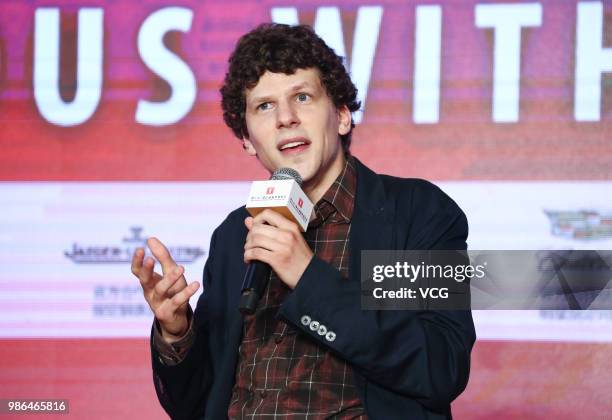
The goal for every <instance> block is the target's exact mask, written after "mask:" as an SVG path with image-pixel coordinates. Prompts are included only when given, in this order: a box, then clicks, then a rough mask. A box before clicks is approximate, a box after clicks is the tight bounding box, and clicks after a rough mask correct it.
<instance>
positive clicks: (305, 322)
mask: <svg viewBox="0 0 612 420" xmlns="http://www.w3.org/2000/svg"><path fill="white" fill-rule="evenodd" d="M300 321H301V322H302V325H304V326H308V325H309V324H310V321H311V318H310V317H309V316H308V315H304V316H303V317H302V319H300Z"/></svg>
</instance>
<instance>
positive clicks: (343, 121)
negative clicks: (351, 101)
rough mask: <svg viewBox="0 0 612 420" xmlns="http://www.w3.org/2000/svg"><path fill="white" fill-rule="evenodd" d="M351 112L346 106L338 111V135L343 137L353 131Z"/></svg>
mask: <svg viewBox="0 0 612 420" xmlns="http://www.w3.org/2000/svg"><path fill="white" fill-rule="evenodd" d="M351 121H352V116H351V111H350V110H349V109H348V107H347V106H346V105H342V107H340V108H339V109H338V134H339V135H341V136H343V135H345V134H347V133H348V132H349V131H351Z"/></svg>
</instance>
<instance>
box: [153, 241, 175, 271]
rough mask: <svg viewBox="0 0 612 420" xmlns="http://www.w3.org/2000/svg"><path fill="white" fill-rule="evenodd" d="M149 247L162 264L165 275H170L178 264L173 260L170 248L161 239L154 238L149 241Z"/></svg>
mask: <svg viewBox="0 0 612 420" xmlns="http://www.w3.org/2000/svg"><path fill="white" fill-rule="evenodd" d="M147 246H148V247H149V249H150V250H151V253H152V254H153V256H154V257H155V258H157V260H158V261H159V262H160V264H161V267H162V272H163V273H164V274H166V273H169V272H170V270H172V269H173V268H174V267H175V266H176V262H174V260H173V259H172V256H171V255H170V252H168V248H166V247H165V245H164V244H162V243H161V241H160V240H159V239H157V238H153V237H151V238H149V239H147Z"/></svg>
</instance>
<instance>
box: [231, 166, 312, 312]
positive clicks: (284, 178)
mask: <svg viewBox="0 0 612 420" xmlns="http://www.w3.org/2000/svg"><path fill="white" fill-rule="evenodd" d="M301 186H302V177H301V176H300V174H299V173H298V171H296V170H295V169H291V168H280V169H277V170H276V171H274V173H273V174H272V176H271V177H270V179H269V180H268V181H255V182H253V184H252V185H251V192H250V193H249V198H248V200H247V204H246V209H247V211H248V212H249V213H250V214H251V216H253V217H255V216H257V215H258V214H259V213H261V212H262V211H264V210H265V209H272V210H274V211H276V212H278V213H280V214H281V215H283V216H284V217H286V218H287V219H289V220H292V221H293V222H295V223H296V224H297V225H298V226H299V227H300V229H301V230H302V232H306V229H307V228H308V222H309V221H310V214H311V213H312V209H313V204H312V202H311V201H310V199H309V198H308V196H307V195H306V194H305V193H304V191H302V187H301ZM270 270H271V268H270V266H269V265H268V264H266V263H264V262H261V261H251V263H249V265H248V267H247V271H246V273H245V275H244V279H243V281H242V291H241V296H240V306H239V309H240V312H241V313H242V314H243V315H252V314H253V313H255V308H256V307H257V302H259V299H260V298H261V296H262V295H263V293H264V291H265V289H266V286H267V285H268V279H269V277H270Z"/></svg>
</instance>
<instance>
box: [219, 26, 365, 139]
mask: <svg viewBox="0 0 612 420" xmlns="http://www.w3.org/2000/svg"><path fill="white" fill-rule="evenodd" d="M308 68H316V69H318V70H319V74H320V77H321V82H322V83H323V86H324V87H325V90H326V92H327V95H328V96H329V97H330V98H331V100H332V102H333V103H334V105H335V106H336V108H337V109H339V108H341V107H342V106H343V105H346V106H347V108H348V109H349V110H350V111H351V112H354V111H357V110H358V109H359V107H360V103H359V101H357V88H356V87H355V85H354V84H353V82H352V81H351V78H350V76H349V75H348V73H347V72H346V69H345V67H344V64H343V63H342V57H340V56H338V55H337V54H336V53H335V52H334V50H333V49H331V48H330V47H328V46H327V44H325V42H324V41H323V40H322V39H321V38H319V36H317V34H315V32H314V31H313V30H312V28H310V27H309V26H306V25H297V26H289V25H283V24H277V23H264V24H262V25H259V26H258V27H257V28H255V29H254V30H252V31H251V32H249V33H247V34H245V35H243V36H242V37H241V38H240V40H238V44H237V45H236V48H235V49H234V52H233V53H232V55H231V56H230V58H229V69H228V71H227V73H226V74H225V80H224V81H223V86H222V87H221V89H220V91H221V96H222V100H221V107H222V108H223V119H224V120H225V123H226V124H227V126H228V127H229V128H231V129H232V131H233V132H234V134H235V135H236V137H238V138H239V139H244V138H248V131H247V126H246V120H245V113H246V91H247V89H251V88H253V87H254V86H255V85H256V84H257V82H258V81H259V78H260V77H261V76H262V75H263V74H264V73H265V72H266V71H270V72H272V73H284V74H293V73H295V71H296V70H298V69H308ZM354 126H355V124H354V123H353V122H351V130H350V131H349V132H348V133H347V134H344V135H341V136H340V139H341V142H342V147H343V148H344V150H345V151H348V149H349V146H350V144H351V133H352V129H353V127H354Z"/></svg>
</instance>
